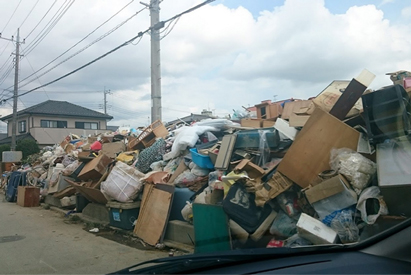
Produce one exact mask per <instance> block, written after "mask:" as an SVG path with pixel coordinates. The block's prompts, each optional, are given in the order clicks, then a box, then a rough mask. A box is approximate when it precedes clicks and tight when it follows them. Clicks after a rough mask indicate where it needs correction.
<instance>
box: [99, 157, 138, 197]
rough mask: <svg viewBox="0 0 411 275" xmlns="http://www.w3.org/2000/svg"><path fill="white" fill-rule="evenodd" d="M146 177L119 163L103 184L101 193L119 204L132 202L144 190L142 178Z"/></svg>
mask: <svg viewBox="0 0 411 275" xmlns="http://www.w3.org/2000/svg"><path fill="white" fill-rule="evenodd" d="M144 176H145V175H144V174H143V173H141V172H140V171H138V170H137V169H135V168H133V167H131V166H128V165H127V164H125V163H123V162H121V161H119V162H117V163H116V166H114V168H113V170H112V171H111V172H110V174H109V175H108V177H107V180H106V181H103V182H102V183H101V192H102V193H103V194H104V195H105V196H107V197H109V198H112V199H114V200H116V201H119V202H132V201H133V200H134V199H135V198H137V196H138V194H139V193H140V192H141V190H142V189H143V182H142V181H141V178H143V177H144Z"/></svg>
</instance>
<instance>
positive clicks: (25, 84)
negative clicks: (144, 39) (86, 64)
mask: <svg viewBox="0 0 411 275" xmlns="http://www.w3.org/2000/svg"><path fill="white" fill-rule="evenodd" d="M145 9H146V7H145V8H143V9H141V10H140V11H138V12H136V13H135V14H133V15H132V16H130V17H129V18H127V19H126V20H124V21H123V22H121V23H120V24H119V25H117V26H116V27H114V28H113V29H111V30H110V31H108V32H106V33H105V34H103V35H102V36H100V37H99V38H97V39H96V40H94V41H93V42H91V43H90V44H88V45H86V46H85V47H83V48H82V49H80V50H78V51H77V52H75V53H74V54H72V55H70V56H69V57H67V58H66V59H64V60H62V61H61V62H59V63H57V64H56V65H54V66H53V67H51V68H49V69H48V70H47V71H45V72H43V73H41V74H40V75H39V76H38V77H41V76H43V75H45V74H47V73H49V72H50V71H52V70H54V69H55V68H56V67H58V66H60V65H61V64H63V63H65V62H67V61H68V60H70V59H72V58H73V57H75V56H76V55H78V54H80V53H81V52H83V51H85V50H86V49H88V48H89V47H91V46H92V45H94V44H96V43H97V42H99V41H101V40H102V39H104V38H106V37H107V36H109V35H110V34H112V33H113V32H115V31H116V30H117V29H119V28H120V27H121V26H123V25H124V24H126V23H127V22H128V21H130V20H131V19H132V18H134V17H135V16H137V15H138V14H139V13H140V12H142V11H143V10H145ZM84 39H85V38H83V39H82V40H81V41H83V40H84ZM81 41H79V42H78V43H76V45H77V44H79V43H80V42H81ZM76 45H74V46H76ZM74 46H73V47H74ZM73 47H71V48H70V49H72V48H73ZM70 49H68V50H67V51H65V52H64V53H62V54H61V55H59V56H58V57H56V58H55V59H53V60H52V61H50V62H49V63H47V64H46V65H44V66H43V67H41V68H40V69H38V70H37V71H36V72H35V73H37V72H39V71H41V70H42V69H44V68H45V67H47V66H48V65H50V64H51V63H53V62H54V61H55V60H56V59H58V58H59V57H61V56H62V55H64V54H65V53H67V52H68V51H69V50H70ZM33 75H34V73H33V74H31V75H29V76H27V77H25V78H24V79H22V80H21V81H19V83H21V82H23V81H24V80H26V79H28V78H30V77H31V76H33ZM33 81H35V79H32V80H30V81H29V82H26V83H24V84H23V85H21V86H20V87H25V86H27V85H28V84H30V83H31V82H33Z"/></svg>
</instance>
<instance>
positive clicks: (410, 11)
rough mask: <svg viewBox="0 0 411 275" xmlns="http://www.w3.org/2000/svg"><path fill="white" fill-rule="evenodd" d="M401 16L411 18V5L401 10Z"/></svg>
mask: <svg viewBox="0 0 411 275" xmlns="http://www.w3.org/2000/svg"><path fill="white" fill-rule="evenodd" d="M401 16H402V17H404V18H406V19H410V18H411V7H405V8H403V9H402V10H401Z"/></svg>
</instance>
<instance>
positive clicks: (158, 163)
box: [150, 160, 164, 171]
mask: <svg viewBox="0 0 411 275" xmlns="http://www.w3.org/2000/svg"><path fill="white" fill-rule="evenodd" d="M163 164H164V162H163V161H162V160H160V161H156V162H153V163H152V164H150V169H151V170H152V171H163V166H164V165H163Z"/></svg>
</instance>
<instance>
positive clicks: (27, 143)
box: [16, 138, 40, 159]
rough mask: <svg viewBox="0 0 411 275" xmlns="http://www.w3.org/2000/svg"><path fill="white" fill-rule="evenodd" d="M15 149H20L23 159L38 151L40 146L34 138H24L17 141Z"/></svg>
mask: <svg viewBox="0 0 411 275" xmlns="http://www.w3.org/2000/svg"><path fill="white" fill-rule="evenodd" d="M16 151H22V152H23V159H26V158H27V157H28V156H30V155H32V154H36V153H38V152H40V148H39V145H38V144H37V142H36V141H35V140H32V139H28V138H25V139H21V140H19V141H17V144H16Z"/></svg>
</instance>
